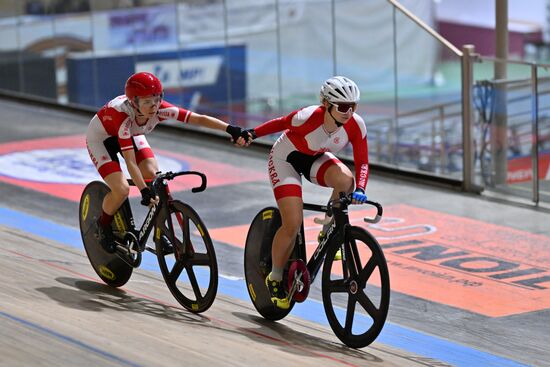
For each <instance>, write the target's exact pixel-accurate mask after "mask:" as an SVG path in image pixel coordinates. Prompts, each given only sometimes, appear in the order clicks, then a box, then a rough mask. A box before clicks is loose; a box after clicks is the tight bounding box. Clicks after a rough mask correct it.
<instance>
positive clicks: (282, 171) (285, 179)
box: [268, 154, 302, 201]
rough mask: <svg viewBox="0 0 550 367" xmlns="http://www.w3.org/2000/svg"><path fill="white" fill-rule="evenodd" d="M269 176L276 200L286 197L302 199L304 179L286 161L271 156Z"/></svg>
mask: <svg viewBox="0 0 550 367" xmlns="http://www.w3.org/2000/svg"><path fill="white" fill-rule="evenodd" d="M268 174H269V178H270V181H271V187H272V188H273V193H274V195H275V200H277V201H279V200H280V199H282V198H286V197H297V198H300V200H301V198H302V178H301V177H300V174H299V173H298V172H296V170H295V169H294V167H292V165H291V164H290V163H288V162H287V161H286V160H284V159H281V158H278V157H275V156H273V155H272V154H271V155H270V156H269V161H268Z"/></svg>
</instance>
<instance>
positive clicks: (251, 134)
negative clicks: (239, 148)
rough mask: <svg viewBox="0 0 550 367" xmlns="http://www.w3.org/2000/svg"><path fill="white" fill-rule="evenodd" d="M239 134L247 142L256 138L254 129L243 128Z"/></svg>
mask: <svg viewBox="0 0 550 367" xmlns="http://www.w3.org/2000/svg"><path fill="white" fill-rule="evenodd" d="M248 134H250V135H248ZM241 136H242V137H243V139H244V140H246V142H247V143H249V142H252V140H254V139H256V138H257V136H256V132H255V131H254V129H245V130H243V132H242V133H241ZM251 136H252V138H250V137H251Z"/></svg>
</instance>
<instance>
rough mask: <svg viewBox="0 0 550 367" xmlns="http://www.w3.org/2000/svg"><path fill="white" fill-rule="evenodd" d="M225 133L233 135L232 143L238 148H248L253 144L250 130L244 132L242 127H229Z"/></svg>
mask: <svg viewBox="0 0 550 367" xmlns="http://www.w3.org/2000/svg"><path fill="white" fill-rule="evenodd" d="M225 131H226V132H227V133H228V134H229V135H231V141H232V142H233V144H235V145H236V146H239V147H247V146H249V145H250V143H252V140H253V135H252V134H251V133H250V132H249V130H243V129H242V128H241V127H240V126H234V125H227V128H226V129H225Z"/></svg>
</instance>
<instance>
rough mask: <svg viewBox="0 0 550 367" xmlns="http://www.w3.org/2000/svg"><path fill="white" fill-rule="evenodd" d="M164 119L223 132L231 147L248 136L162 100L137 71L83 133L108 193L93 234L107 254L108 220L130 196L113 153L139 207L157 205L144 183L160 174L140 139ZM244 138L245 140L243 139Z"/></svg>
mask: <svg viewBox="0 0 550 367" xmlns="http://www.w3.org/2000/svg"><path fill="white" fill-rule="evenodd" d="M164 120H178V121H181V122H183V123H189V124H196V125H200V126H204V127H208V128H211V129H216V130H223V131H226V132H227V133H229V135H231V138H232V141H233V142H234V143H235V144H237V145H239V146H244V145H247V141H246V140H248V135H243V133H242V131H241V128H240V127H238V126H232V125H229V124H226V123H225V122H223V121H221V120H218V119H217V118H214V117H211V116H207V115H200V114H197V113H194V112H191V111H188V110H185V109H183V108H181V107H176V106H174V105H172V104H170V103H168V102H166V101H164V100H163V89H162V84H161V82H160V80H159V79H158V78H157V77H156V76H155V75H153V74H151V73H146V72H140V73H136V74H133V75H132V76H130V78H128V80H127V81H126V85H125V95H122V96H118V97H116V98H115V99H113V100H111V101H109V102H108V103H107V104H106V105H105V106H103V107H102V108H101V109H100V110H99V111H98V112H97V114H96V115H95V116H94V117H93V118H92V120H91V121H90V124H89V125H88V130H87V133H86V145H87V148H88V152H89V154H90V158H91V159H92V162H93V163H94V165H95V167H96V169H97V170H98V171H99V174H100V175H101V177H102V178H103V179H104V180H105V183H106V184H107V185H108V186H109V188H110V189H111V191H110V192H109V193H108V194H107V195H106V196H105V198H104V200H103V206H102V209H103V212H102V214H101V216H100V217H99V218H98V221H97V229H96V230H97V235H98V239H99V240H100V243H101V245H102V246H103V248H104V249H105V250H106V251H108V252H114V251H115V246H114V243H113V233H112V229H111V222H112V220H113V216H114V214H115V213H116V211H117V210H118V208H119V207H120V206H121V205H122V203H123V202H124V201H125V200H126V198H127V197H128V194H129V192H130V188H129V186H128V182H127V180H126V177H125V176H124V174H123V173H122V170H121V168H120V163H119V161H118V158H117V153H121V154H122V157H123V158H124V161H125V162H126V166H127V168H128V172H129V173H130V176H131V178H132V180H133V181H134V183H135V185H136V186H137V187H138V189H139V190H140V192H141V197H142V200H141V204H143V205H146V206H149V205H153V204H157V203H158V197H157V196H156V195H155V194H154V193H153V192H152V191H151V189H150V188H149V187H148V186H147V185H146V183H145V179H152V178H154V177H155V176H156V172H158V171H159V168H158V163H157V160H156V159H155V155H154V154H153V150H152V149H151V147H150V146H149V143H148V142H147V139H145V134H148V133H150V132H151V131H152V130H153V129H154V128H155V126H156V125H157V124H158V123H160V122H162V121H164ZM241 135H242V136H241ZM245 136H246V137H247V139H246V140H245V139H244V138H243V137H245Z"/></svg>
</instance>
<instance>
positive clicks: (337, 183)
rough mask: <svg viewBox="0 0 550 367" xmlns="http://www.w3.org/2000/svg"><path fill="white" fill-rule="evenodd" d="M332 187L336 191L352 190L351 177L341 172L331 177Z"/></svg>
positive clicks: (352, 182)
mask: <svg viewBox="0 0 550 367" xmlns="http://www.w3.org/2000/svg"><path fill="white" fill-rule="evenodd" d="M332 187H333V188H334V189H335V190H337V191H344V192H352V191H353V187H354V181H353V177H352V176H351V175H347V174H346V173H344V172H343V173H342V174H341V175H338V176H337V177H334V178H333V185H332Z"/></svg>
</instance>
